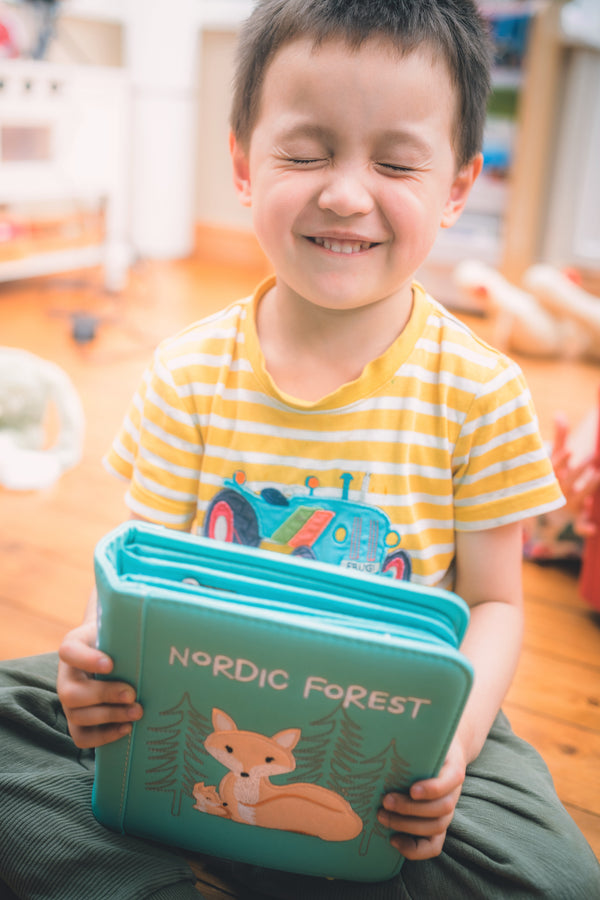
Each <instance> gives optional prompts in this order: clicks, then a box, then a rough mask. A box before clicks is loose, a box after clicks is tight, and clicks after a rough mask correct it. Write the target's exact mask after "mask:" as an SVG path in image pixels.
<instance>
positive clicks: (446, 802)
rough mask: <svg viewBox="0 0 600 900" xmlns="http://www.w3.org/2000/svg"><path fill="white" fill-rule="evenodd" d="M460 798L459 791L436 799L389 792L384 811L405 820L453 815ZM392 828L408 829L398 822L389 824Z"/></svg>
mask: <svg viewBox="0 0 600 900" xmlns="http://www.w3.org/2000/svg"><path fill="white" fill-rule="evenodd" d="M457 799H458V791H455V792H453V793H449V794H445V795H444V796H443V797H440V798H437V799H435V800H413V799H411V798H410V797H407V796H406V795H405V794H387V795H386V796H385V797H384V798H383V813H390V814H391V815H392V816H393V817H394V816H395V817H397V818H401V819H402V820H404V821H407V820H409V819H410V820H413V819H423V820H426V819H428V820H430V819H439V818H443V817H444V816H452V815H453V813H454V807H455V806H456V801H457ZM388 827H390V828H395V829H396V830H402V831H406V830H408V829H406V828H405V827H401V824H400V823H399V822H397V823H396V824H395V825H389V826H388Z"/></svg>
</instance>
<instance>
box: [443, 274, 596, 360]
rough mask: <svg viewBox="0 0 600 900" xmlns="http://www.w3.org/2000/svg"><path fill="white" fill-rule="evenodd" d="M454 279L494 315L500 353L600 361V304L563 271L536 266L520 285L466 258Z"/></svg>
mask: <svg viewBox="0 0 600 900" xmlns="http://www.w3.org/2000/svg"><path fill="white" fill-rule="evenodd" d="M454 279H455V282H456V284H457V285H458V287H459V288H460V290H461V291H463V292H464V293H465V295H466V296H468V297H471V298H474V299H475V300H476V301H477V302H478V305H479V306H481V308H482V309H483V310H484V312H485V313H487V314H489V315H490V317H492V319H493V322H494V336H493V339H492V343H493V344H494V345H495V346H496V347H498V348H499V349H501V350H506V351H511V352H514V353H522V354H524V355H527V356H542V357H561V358H565V359H579V358H584V359H588V360H590V361H593V362H600V302H599V300H598V298H597V297H594V296H592V295H591V294H589V293H588V292H587V291H584V290H583V288H581V287H579V286H578V285H577V284H575V282H574V281H573V279H572V278H570V277H569V276H568V275H566V274H565V273H564V272H561V271H560V270H559V269H557V268H555V267H553V266H549V265H535V266H532V267H531V268H530V269H528V270H527V271H526V272H525V274H524V276H523V285H522V287H517V286H516V285H514V284H511V282H509V281H508V280H507V279H506V278H504V276H503V275H501V273H500V272H498V271H497V269H494V268H493V267H492V266H489V265H487V264H486V263H482V262H478V261H477V260H464V261H463V262H461V263H459V265H458V266H457V267H456V268H455V270H454Z"/></svg>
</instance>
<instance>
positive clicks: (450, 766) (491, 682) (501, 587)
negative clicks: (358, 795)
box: [380, 524, 523, 859]
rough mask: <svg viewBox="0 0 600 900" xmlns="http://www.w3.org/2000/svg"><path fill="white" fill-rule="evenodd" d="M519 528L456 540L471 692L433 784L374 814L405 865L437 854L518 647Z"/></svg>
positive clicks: (393, 797)
mask: <svg viewBox="0 0 600 900" xmlns="http://www.w3.org/2000/svg"><path fill="white" fill-rule="evenodd" d="M521 554H522V537H521V526H520V524H514V525H506V526H503V527H501V528H495V529H492V530H489V531H479V532H459V533H457V535H456V587H455V589H456V593H457V594H459V595H460V596H461V597H462V598H463V599H464V600H465V601H466V602H467V603H468V604H469V606H470V608H471V620H470V624H469V628H468V630H467V634H466V636H465V639H464V641H463V644H462V647H461V650H462V652H463V653H464V654H465V656H467V657H468V658H469V659H470V660H471V662H472V664H473V668H474V672H475V678H474V683H473V689H472V691H471V695H470V697H469V700H468V703H467V705H466V707H465V710H464V713H463V715H462V718H461V721H460V724H459V727H458V730H457V732H456V735H455V737H454V740H453V742H452V744H451V746H450V750H449V751H448V755H447V757H446V761H445V763H444V765H443V767H442V769H441V770H440V773H439V775H438V776H437V777H436V778H431V779H428V780H426V781H420V782H415V784H413V785H412V787H411V789H410V795H409V796H406V795H403V794H389V795H387V797H385V798H384V802H383V805H384V809H383V811H381V812H380V821H381V822H382V824H384V825H386V826H387V827H389V828H392V829H393V830H394V831H395V832H396V834H394V836H393V837H392V843H393V844H394V846H395V847H396V848H397V849H398V850H399V851H400V853H402V854H403V856H406V857H407V858H408V859H429V858H431V857H434V856H438V855H439V853H441V850H442V847H443V844H444V840H445V837H446V831H447V829H448V826H449V825H450V822H451V821H452V817H453V815H454V809H455V806H456V803H457V801H458V798H459V796H460V791H461V787H462V783H463V781H464V777H465V770H466V767H467V765H468V764H469V763H470V762H471V761H472V760H474V759H475V758H476V757H477V756H478V755H479V753H480V751H481V749H482V747H483V744H484V742H485V739H486V737H487V735H488V732H489V730H490V728H491V726H492V724H493V722H494V719H495V717H496V714H497V712H498V710H499V709H500V705H501V703H502V701H503V699H504V696H505V694H506V692H507V690H508V688H509V686H510V683H511V681H512V678H513V675H514V672H515V669H516V666H517V661H518V658H519V650H520V646H521V635H522V629H523V602H522V587H521V565H522V555H521Z"/></svg>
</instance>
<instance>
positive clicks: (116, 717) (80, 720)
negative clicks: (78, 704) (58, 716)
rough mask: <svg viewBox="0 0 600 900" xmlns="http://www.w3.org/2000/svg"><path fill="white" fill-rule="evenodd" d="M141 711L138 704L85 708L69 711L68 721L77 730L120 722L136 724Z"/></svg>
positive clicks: (140, 716)
mask: <svg viewBox="0 0 600 900" xmlns="http://www.w3.org/2000/svg"><path fill="white" fill-rule="evenodd" d="M142 714H143V710H142V707H141V706H140V704H139V703H133V704H131V705H130V706H114V705H112V704H106V705H104V706H101V705H100V706H86V707H82V708H81V709H74V710H71V714H70V716H69V721H70V722H72V723H73V724H74V725H76V726H77V727H79V728H91V727H95V726H97V725H115V724H118V723H121V722H137V721H138V719H141V718H142Z"/></svg>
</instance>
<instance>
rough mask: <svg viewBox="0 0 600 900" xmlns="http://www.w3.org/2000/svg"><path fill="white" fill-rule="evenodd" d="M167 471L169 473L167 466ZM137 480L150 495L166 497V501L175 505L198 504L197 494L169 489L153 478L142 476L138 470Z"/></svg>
mask: <svg viewBox="0 0 600 900" xmlns="http://www.w3.org/2000/svg"><path fill="white" fill-rule="evenodd" d="M165 471H169V469H168V468H167V467H166V466H165ZM135 480H136V482H137V483H138V484H139V485H141V487H143V489H144V490H145V491H146V492H147V493H148V494H156V496H157V497H164V498H165V499H166V500H173V501H174V502H175V503H196V500H197V496H196V493H195V492H194V493H188V492H187V491H176V490H174V489H173V488H169V487H167V486H166V485H164V484H162V483H161V482H160V481H155V480H154V479H153V478H148V477H146V476H145V475H142V474H141V473H140V472H139V471H137V470H136V473H135Z"/></svg>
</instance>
